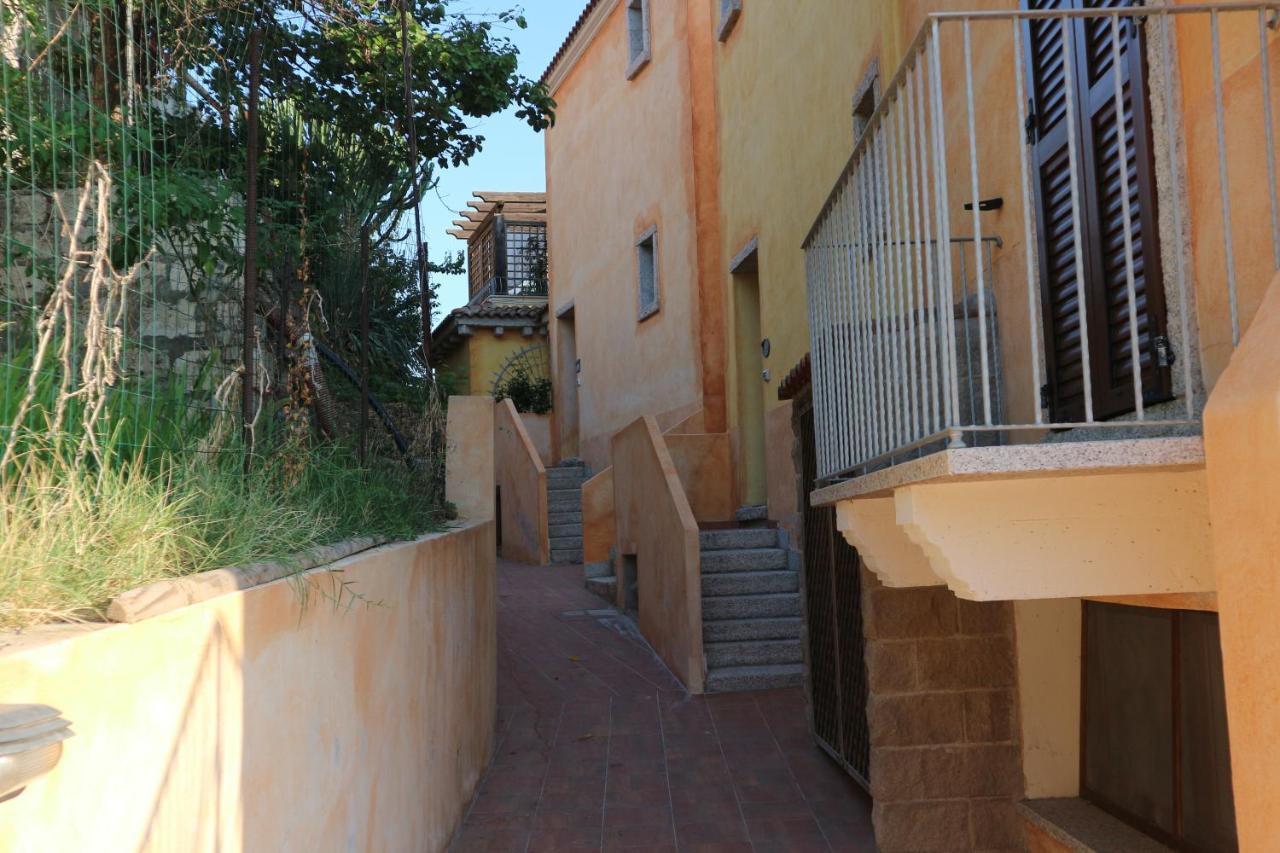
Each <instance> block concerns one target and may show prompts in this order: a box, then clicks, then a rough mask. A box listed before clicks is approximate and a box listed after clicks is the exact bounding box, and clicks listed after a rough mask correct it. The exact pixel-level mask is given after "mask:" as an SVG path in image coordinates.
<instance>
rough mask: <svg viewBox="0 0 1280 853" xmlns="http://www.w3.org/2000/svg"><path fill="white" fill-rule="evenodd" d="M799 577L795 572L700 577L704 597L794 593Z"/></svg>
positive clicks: (721, 573)
mask: <svg viewBox="0 0 1280 853" xmlns="http://www.w3.org/2000/svg"><path fill="white" fill-rule="evenodd" d="M799 589H800V576H799V575H797V574H796V573H795V572H788V571H780V572H760V571H756V572H716V573H714V574H706V575H703V576H702V594H703V595H704V596H723V595H764V594H767V593H771V592H796V591H797V590H799Z"/></svg>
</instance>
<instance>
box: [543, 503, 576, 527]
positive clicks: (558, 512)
mask: <svg viewBox="0 0 1280 853" xmlns="http://www.w3.org/2000/svg"><path fill="white" fill-rule="evenodd" d="M562 524H582V510H581V509H573V510H568V509H550V508H548V510H547V525H548V526H549V527H550V526H554V527H559V526H560V525H562Z"/></svg>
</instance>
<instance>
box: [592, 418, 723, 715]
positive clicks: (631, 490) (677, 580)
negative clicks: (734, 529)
mask: <svg viewBox="0 0 1280 853" xmlns="http://www.w3.org/2000/svg"><path fill="white" fill-rule="evenodd" d="M613 459H614V502H615V506H616V510H617V525H618V527H617V535H618V543H619V550H620V552H621V554H623V555H633V556H634V557H635V560H636V578H637V581H638V584H639V602H640V619H639V622H640V631H641V633H643V634H644V636H645V638H646V639H647V640H648V641H649V642H650V644H652V645H653V648H654V650H655V651H656V652H657V653H658V655H659V656H660V657H661V658H662V659H663V661H665V662H666V664H667V666H669V667H670V668H671V671H672V672H673V673H675V675H676V677H678V678H679V679H680V680H681V681H682V682H684V685H685V687H687V688H688V689H689V691H690V692H693V693H701V692H702V688H703V684H704V681H705V676H706V673H705V672H704V671H703V669H704V664H703V657H702V590H701V562H700V560H701V552H700V550H699V543H698V522H697V520H696V519H695V518H694V515H693V510H692V509H691V508H690V506H689V501H688V500H687V499H686V498H685V495H684V490H683V489H682V488H681V486H680V476H679V473H678V472H677V470H676V465H675V463H674V462H673V461H672V459H671V454H670V453H669V452H668V451H667V445H666V442H665V441H664V440H663V438H662V434H661V433H660V432H659V431H658V424H657V422H656V421H655V420H654V419H653V418H651V417H649V418H641V419H639V420H637V421H635V422H634V423H632V424H631V425H630V426H628V427H626V428H625V429H623V430H621V431H620V432H618V433H617V434H616V435H615V436H614V437H613ZM622 483H627V484H629V487H627V488H621V487H620V484H622ZM619 580H620V582H619V585H618V592H619V597H621V596H622V595H623V594H624V590H623V583H622V581H623V578H622V577H621V576H620V578H619Z"/></svg>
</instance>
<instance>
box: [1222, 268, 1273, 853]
mask: <svg viewBox="0 0 1280 853" xmlns="http://www.w3.org/2000/svg"><path fill="white" fill-rule="evenodd" d="M1277 341H1280V275H1277V276H1276V277H1275V278H1274V280H1273V281H1272V283H1271V287H1270V289H1269V290H1268V292H1267V295H1266V298H1265V300H1264V302H1263V303H1262V306H1261V308H1260V310H1259V311H1258V314H1257V318H1256V319H1255V320H1254V323H1253V327H1252V328H1251V329H1250V330H1249V332H1248V334H1247V335H1245V338H1244V341H1243V342H1242V344H1241V346H1240V349H1238V350H1237V351H1236V353H1235V355H1234V356H1233V357H1232V359H1231V362H1230V365H1229V366H1228V367H1227V368H1226V371H1225V372H1224V373H1223V374H1222V377H1221V379H1219V381H1218V384H1217V387H1216V388H1215V389H1214V392H1213V396H1212V397H1211V398H1210V400H1209V407H1208V409H1207V410H1206V412H1205V425H1204V433H1205V435H1204V438H1205V455H1206V459H1207V462H1208V471H1209V509H1210V519H1211V523H1212V530H1213V561H1214V570H1215V573H1216V576H1217V583H1218V615H1219V620H1220V625H1221V632H1222V663H1223V670H1224V674H1225V679H1226V695H1227V723H1228V728H1229V731H1230V734H1231V776H1232V782H1233V788H1234V794H1235V803H1236V829H1237V832H1238V833H1239V838H1240V849H1241V850H1245V851H1254V850H1259V851H1261V850H1272V849H1274V848H1275V843H1276V839H1277V838H1280V798H1278V797H1277V792H1280V734H1278V733H1280V677H1278V676H1277V673H1280V630H1277V627H1276V614H1277V613H1280V513H1277V511H1276V507H1277V506H1278V505H1280V346H1277Z"/></svg>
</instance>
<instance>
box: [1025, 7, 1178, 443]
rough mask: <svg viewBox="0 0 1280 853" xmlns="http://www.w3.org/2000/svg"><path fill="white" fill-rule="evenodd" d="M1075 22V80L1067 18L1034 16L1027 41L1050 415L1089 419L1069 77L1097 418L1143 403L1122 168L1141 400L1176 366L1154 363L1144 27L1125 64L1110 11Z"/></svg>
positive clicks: (1133, 37)
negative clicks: (1066, 57)
mask: <svg viewBox="0 0 1280 853" xmlns="http://www.w3.org/2000/svg"><path fill="white" fill-rule="evenodd" d="M1136 5H1141V4H1140V3H1139V2H1137V0H1024V6H1026V7H1027V8H1031V9H1070V8H1082V7H1116V6H1136ZM1070 26H1071V27H1072V34H1073V47H1074V50H1073V52H1072V64H1073V69H1072V70H1073V74H1072V77H1071V79H1070V80H1068V79H1066V76H1065V74H1064V65H1065V63H1064V61H1063V56H1062V32H1063V27H1064V24H1063V22H1062V20H1061V19H1059V20H1038V21H1029V22H1028V23H1027V39H1026V43H1027V60H1028V68H1029V73H1028V78H1029V80H1030V86H1031V105H1030V107H1031V111H1032V116H1033V120H1032V123H1031V128H1030V134H1029V136H1030V138H1029V140H1028V141H1029V144H1031V145H1032V152H1033V156H1032V162H1033V163H1034V164H1035V181H1036V188H1035V189H1036V204H1037V215H1038V218H1039V225H1040V233H1039V235H1038V237H1039V243H1040V264H1041V285H1042V294H1043V296H1042V298H1043V303H1044V322H1045V338H1046V341H1047V344H1048V345H1047V348H1046V351H1047V356H1048V359H1047V360H1048V368H1049V385H1048V388H1049V395H1048V397H1049V406H1050V410H1051V417H1052V418H1053V419H1054V420H1055V421H1061V422H1067V421H1080V420H1083V419H1084V416H1085V400H1084V359H1083V351H1082V344H1083V341H1082V335H1081V329H1080V322H1079V320H1080V311H1079V302H1078V292H1077V276H1076V253H1075V236H1074V224H1075V220H1074V213H1073V210H1072V204H1071V189H1072V184H1071V180H1072V176H1071V171H1070V151H1069V147H1068V138H1067V133H1068V130H1069V124H1070V122H1069V121H1068V116H1067V97H1066V94H1067V93H1066V87H1067V86H1068V85H1070V86H1072V93H1071V94H1072V99H1073V107H1074V125H1075V132H1076V145H1077V148H1076V153H1077V174H1076V181H1077V187H1078V189H1079V193H1080V211H1079V214H1080V221H1081V250H1082V265H1083V268H1084V281H1085V311H1086V318H1087V320H1088V326H1089V360H1090V380H1091V382H1092V388H1093V409H1094V416H1095V417H1096V418H1108V417H1114V416H1116V415H1120V414H1124V413H1126V412H1130V411H1133V409H1134V393H1133V377H1132V373H1131V368H1130V365H1131V352H1130V344H1129V332H1130V324H1129V298H1128V277H1127V272H1126V266H1125V257H1126V252H1125V228H1124V207H1123V197H1122V196H1123V193H1122V189H1123V185H1122V181H1121V175H1122V172H1121V169H1122V165H1123V167H1124V168H1125V169H1126V170H1127V172H1128V177H1129V205H1130V234H1131V235H1132V246H1133V254H1134V264H1133V267H1134V285H1135V287H1134V290H1135V294H1136V297H1137V298H1136V300H1135V303H1136V309H1137V310H1136V312H1135V314H1136V317H1137V321H1138V340H1139V347H1140V358H1141V364H1142V378H1143V398H1144V401H1145V402H1146V403H1154V402H1158V401H1161V400H1165V399H1168V398H1169V394H1170V381H1169V371H1168V368H1167V366H1166V367H1161V366H1159V365H1158V364H1157V359H1156V347H1155V339H1156V337H1157V336H1159V335H1163V334H1164V323H1165V305H1164V291H1163V285H1162V281H1161V274H1160V257H1159V247H1158V240H1157V226H1156V204H1155V178H1154V169H1153V166H1152V151H1151V138H1150V136H1151V134H1150V127H1151V122H1150V118H1149V108H1148V104H1147V93H1146V69H1145V62H1144V58H1143V53H1144V51H1143V43H1142V26H1141V24H1140V23H1139V19H1126V20H1124V21H1123V22H1122V25H1121V28H1120V29H1121V38H1122V39H1123V41H1122V44H1121V61H1120V64H1119V65H1118V66H1117V65H1116V63H1115V61H1114V59H1115V57H1114V52H1113V46H1112V28H1111V20H1110V19H1109V18H1083V19H1076V20H1075V21H1074V22H1073V23H1071V24H1070ZM1117 74H1119V75H1120V79H1121V85H1122V87H1123V92H1124V109H1123V113H1122V115H1121V116H1119V117H1117V115H1116V109H1115V75H1117ZM1122 126H1123V128H1124V133H1125V137H1124V138H1125V140H1126V147H1127V150H1126V152H1125V153H1126V155H1127V157H1126V162H1125V163H1124V164H1122V163H1121V158H1120V145H1119V138H1120V137H1119V129H1120V127H1122Z"/></svg>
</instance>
